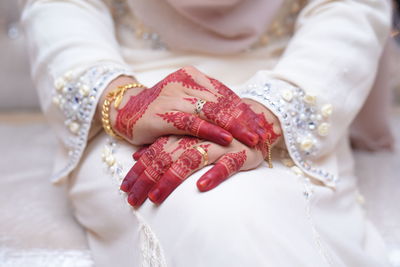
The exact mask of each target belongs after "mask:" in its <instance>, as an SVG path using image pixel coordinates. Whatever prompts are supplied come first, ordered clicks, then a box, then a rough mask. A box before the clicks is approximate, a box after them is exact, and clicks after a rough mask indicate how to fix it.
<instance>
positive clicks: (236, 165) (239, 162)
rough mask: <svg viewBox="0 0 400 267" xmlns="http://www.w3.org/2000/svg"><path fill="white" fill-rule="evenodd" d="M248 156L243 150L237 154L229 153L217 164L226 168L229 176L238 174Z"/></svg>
mask: <svg viewBox="0 0 400 267" xmlns="http://www.w3.org/2000/svg"><path fill="white" fill-rule="evenodd" d="M246 159H247V156H246V151H245V150H242V151H240V152H237V153H228V154H225V155H224V156H223V157H222V158H221V159H220V160H219V161H218V162H217V164H222V165H224V166H225V168H226V170H227V173H228V176H230V175H231V174H233V173H235V172H238V171H239V170H240V169H241V168H242V166H243V164H244V163H245V162H246Z"/></svg>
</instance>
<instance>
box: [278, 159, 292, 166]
mask: <svg viewBox="0 0 400 267" xmlns="http://www.w3.org/2000/svg"><path fill="white" fill-rule="evenodd" d="M281 161H282V163H283V165H285V166H286V167H293V166H294V162H293V160H292V159H290V158H283V159H282V160H281Z"/></svg>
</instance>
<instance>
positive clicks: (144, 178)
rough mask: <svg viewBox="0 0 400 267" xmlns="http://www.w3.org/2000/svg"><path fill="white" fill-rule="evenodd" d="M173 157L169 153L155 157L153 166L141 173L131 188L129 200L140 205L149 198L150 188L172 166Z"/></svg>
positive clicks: (135, 205)
mask: <svg viewBox="0 0 400 267" xmlns="http://www.w3.org/2000/svg"><path fill="white" fill-rule="evenodd" d="M171 164H172V158H171V156H170V155H169V154H168V153H165V154H163V155H160V157H157V158H156V159H154V161H153V163H152V165H151V166H149V167H148V168H146V170H145V171H144V172H143V173H142V175H140V177H139V178H138V179H137V181H136V182H135V183H134V184H133V186H132V187H131V189H130V190H129V195H128V202H129V204H131V205H132V206H134V207H139V206H140V205H142V204H143V202H144V201H145V200H146V198H147V194H148V193H149V191H150V189H151V188H152V187H153V186H154V185H155V184H156V183H157V182H158V180H159V179H160V177H161V175H162V174H163V173H164V172H165V171H166V170H167V169H168V168H169V166H171Z"/></svg>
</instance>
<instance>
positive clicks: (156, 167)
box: [128, 137, 200, 207]
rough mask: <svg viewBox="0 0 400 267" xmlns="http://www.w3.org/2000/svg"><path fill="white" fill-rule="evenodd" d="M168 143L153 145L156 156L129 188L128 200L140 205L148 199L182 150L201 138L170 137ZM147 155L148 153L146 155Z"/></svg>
mask: <svg viewBox="0 0 400 267" xmlns="http://www.w3.org/2000/svg"><path fill="white" fill-rule="evenodd" d="M169 140H170V141H171V142H170V143H168V144H167V145H164V146H158V147H152V148H151V149H152V150H153V151H154V156H153V158H152V160H151V162H150V164H149V165H148V167H147V168H146V169H145V170H144V171H143V172H142V174H141V175H140V177H139V178H137V180H136V181H135V183H134V184H133V185H132V187H131V188H130V190H129V195H128V202H129V203H130V204H131V205H132V206H134V207H139V206H140V205H142V204H143V202H144V201H145V200H146V198H147V195H148V193H149V191H150V189H151V188H152V187H153V186H154V185H155V184H156V183H157V182H158V181H159V179H160V177H161V176H162V175H163V174H164V173H165V171H166V170H167V169H168V168H169V167H170V166H171V164H172V163H173V162H174V161H175V160H177V159H178V157H179V156H180V155H181V154H182V152H183V151H184V150H185V149H187V147H189V148H190V147H191V146H193V145H194V144H196V143H198V142H199V141H200V140H199V139H198V138H194V137H183V138H180V139H179V141H178V140H177V138H173V137H170V138H169ZM144 157H146V155H144Z"/></svg>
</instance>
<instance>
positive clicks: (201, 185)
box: [197, 178, 211, 192]
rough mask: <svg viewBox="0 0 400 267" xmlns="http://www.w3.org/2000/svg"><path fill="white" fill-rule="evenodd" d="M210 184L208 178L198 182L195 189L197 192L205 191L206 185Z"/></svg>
mask: <svg viewBox="0 0 400 267" xmlns="http://www.w3.org/2000/svg"><path fill="white" fill-rule="evenodd" d="M210 183H211V179H210V178H206V179H203V180H200V181H199V182H198V183H197V188H199V190H200V191H201V192H204V191H207V188H208V185H209V184H210Z"/></svg>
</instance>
